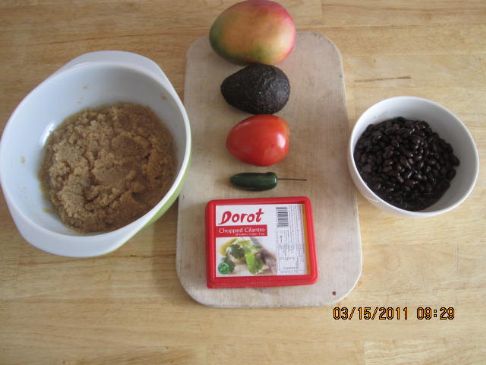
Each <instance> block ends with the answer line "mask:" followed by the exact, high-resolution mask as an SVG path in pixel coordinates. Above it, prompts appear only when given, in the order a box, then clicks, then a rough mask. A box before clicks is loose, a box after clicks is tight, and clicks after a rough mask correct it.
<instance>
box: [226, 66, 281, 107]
mask: <svg viewBox="0 0 486 365" xmlns="http://www.w3.org/2000/svg"><path fill="white" fill-rule="evenodd" d="M221 93H222V94H223V97H224V99H225V100H226V101H227V102H228V104H230V105H232V106H234V107H235V108H238V109H240V110H242V111H244V112H247V113H251V114H274V113H277V112H278V111H280V110H281V109H282V108H283V107H284V106H285V104H287V101H288V100H289V95H290V83H289V79H288V78H287V76H286V75H285V74H284V73H283V71H282V70H280V69H279V68H278V67H275V66H270V65H262V64H252V65H248V66H246V67H245V68H243V69H241V70H239V71H237V72H235V73H234V74H232V75H230V76H228V77H227V78H226V79H225V80H224V81H223V83H222V84H221Z"/></svg>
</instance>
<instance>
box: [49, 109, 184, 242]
mask: <svg viewBox="0 0 486 365" xmlns="http://www.w3.org/2000/svg"><path fill="white" fill-rule="evenodd" d="M174 172H175V156H174V146H173V141H172V136H171V135H170V133H169V131H168V130H167V129H166V128H165V127H164V126H163V124H162V123H161V122H160V120H159V119H158V118H157V116H156V115H155V113H154V112H152V111H151V110H150V109H149V108H147V107H144V106H141V105H135V104H126V103H125V104H116V105H113V106H107V107H102V108H99V109H92V110H84V111H82V112H80V113H77V114H75V115H73V116H71V117H69V118H68V119H66V120H65V121H64V122H63V123H62V124H61V125H60V126H59V127H58V128H57V129H56V130H55V131H54V132H53V133H52V134H51V136H50V137H49V139H48V141H47V144H46V147H45V155H44V160H43V162H42V165H41V171H40V177H41V181H42V186H43V189H44V191H45V192H46V194H47V196H48V198H49V200H50V201H51V203H52V205H53V206H54V209H55V210H56V212H57V213H58V214H59V216H60V218H61V220H62V221H63V222H64V223H65V224H67V225H68V226H71V227H73V228H75V229H77V230H78V231H81V232H86V233H87V232H100V231H110V230H113V229H116V228H120V227H122V226H124V225H126V224H128V223H130V222H132V221H133V220H135V219H137V218H139V217H141V216H142V215H143V214H145V213H146V212H148V211H149V210H150V209H151V208H153V207H154V206H155V204H157V202H158V201H159V200H160V199H161V198H162V197H163V196H164V194H165V193H166V192H167V190H168V189H169V188H170V185H171V184H172V181H173V179H174Z"/></svg>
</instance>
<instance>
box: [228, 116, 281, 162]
mask: <svg viewBox="0 0 486 365" xmlns="http://www.w3.org/2000/svg"><path fill="white" fill-rule="evenodd" d="M226 148H227V149H228V151H230V152H231V154H232V155H233V156H235V157H236V158H237V159H239V160H240V161H243V162H246V163H249V164H252V165H257V166H270V165H273V164H275V163H277V162H280V161H282V160H283V159H284V158H285V156H287V153H288V152H289V126H288V124H287V122H286V121H285V120H283V119H282V118H279V117H276V116H275V115H269V114H261V115H254V116H253V117H250V118H247V119H244V120H242V121H241V122H239V123H238V124H237V125H235V126H234V127H233V128H232V129H231V130H230V132H229V134H228V137H227V138H226Z"/></svg>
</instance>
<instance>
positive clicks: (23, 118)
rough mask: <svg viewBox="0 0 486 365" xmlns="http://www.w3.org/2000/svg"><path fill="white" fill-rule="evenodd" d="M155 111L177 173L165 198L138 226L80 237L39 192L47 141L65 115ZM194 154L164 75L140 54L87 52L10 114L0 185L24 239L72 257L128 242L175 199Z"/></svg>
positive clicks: (2, 148) (0, 152) (0, 150)
mask: <svg viewBox="0 0 486 365" xmlns="http://www.w3.org/2000/svg"><path fill="white" fill-rule="evenodd" d="M122 101H124V102H133V103H138V104H142V105H146V106H148V107H150V108H151V109H152V110H153V111H154V112H155V113H156V114H157V115H158V116H159V117H160V118H161V119H162V120H163V121H164V124H165V125H166V126H167V128H168V129H169V130H170V132H171V133H172V136H173V137H174V140H175V144H176V157H177V163H178V165H177V174H176V178H175V180H174V182H173V184H172V186H171V188H170V190H169V191H168V192H167V194H166V195H165V196H164V197H163V199H162V200H161V201H160V202H159V203H158V204H157V205H156V206H155V207H154V208H153V209H151V210H150V211H149V212H148V213H146V214H145V215H144V216H142V217H140V218H139V219H137V220H136V221H134V222H132V223H130V224H128V225H126V226H124V227H122V228H120V229H117V230H114V231H111V232H107V233H99V234H80V233H78V232H76V231H74V230H72V229H70V228H68V227H66V226H65V225H64V224H62V223H61V221H60V219H59V218H58V216H57V215H56V214H55V213H52V209H50V208H49V207H50V205H49V202H48V201H47V200H46V199H45V197H44V195H43V193H42V192H41V188H40V182H39V179H38V172H39V165H40V159H41V156H42V150H43V147H44V144H45V142H46V139H47V137H48V136H49V134H50V133H51V132H52V130H53V129H55V128H56V126H57V125H59V124H60V123H61V122H62V121H63V120H64V119H65V118H66V117H68V116H69V115H72V114H74V113H76V112H78V111H80V110H82V109H85V108H87V107H96V106H100V105H105V104H110V103H115V102H122ZM190 153H191V133H190V125H189V119H188V117H187V114H186V111H185V109H184V106H183V105H182V103H181V101H180V99H179V97H178V96H177V93H176V92H175V90H174V88H173V86H172V85H171V83H170V82H169V80H168V79H167V77H166V76H165V74H164V73H163V72H162V70H161V69H160V68H159V67H158V66H157V65H156V64H155V63H154V62H152V61H151V60H149V59H148V58H145V57H143V56H140V55H137V54H134V53H129V52H120V51H101V52H93V53H88V54H85V55H82V56H80V57H78V58H76V59H74V60H72V61H71V62H69V63H68V64H66V65H65V66H64V67H62V68H61V69H60V70H58V71H57V72H56V73H54V74H53V75H52V76H50V77H49V78H47V79H46V80H45V81H44V82H42V83H41V84H40V85H39V86H37V87H36V88H35V89H34V90H33V91H32V92H31V93H30V94H29V95H27V96H26V97H25V98H24V100H22V102H21V103H20V104H19V106H18V107H17V109H15V111H14V112H13V114H12V116H11V117H10V119H9V121H8V123H7V125H6V127H5V130H4V132H3V136H2V141H1V146H0V181H1V184H2V190H3V193H4V196H5V200H6V202H7V205H8V208H9V210H10V213H11V215H12V218H13V220H14V221H15V224H16V225H17V228H18V230H19V232H20V233H21V235H22V236H23V237H24V238H25V239H26V240H27V241H28V242H30V243H31V244H32V245H34V246H35V247H37V248H40V249H41V250H44V251H47V252H50V253H53V254H57V255H62V256H72V257H90V256H98V255H102V254H106V253H108V252H111V251H113V250H115V249H116V248H118V247H120V246H121V245H123V244H124V243H125V242H126V241H127V240H128V239H129V238H130V237H132V236H133V235H134V234H136V233H137V232H138V231H139V230H140V229H142V228H143V227H144V226H145V225H147V224H148V223H151V222H153V221H154V220H155V219H157V218H158V217H160V216H161V215H162V214H163V213H164V212H165V211H166V210H167V209H168V208H169V207H170V206H171V204H172V203H173V202H174V201H175V200H176V198H177V196H178V194H179V192H180V190H181V188H182V184H183V180H184V177H185V174H186V171H187V168H188V164H189V158H190Z"/></svg>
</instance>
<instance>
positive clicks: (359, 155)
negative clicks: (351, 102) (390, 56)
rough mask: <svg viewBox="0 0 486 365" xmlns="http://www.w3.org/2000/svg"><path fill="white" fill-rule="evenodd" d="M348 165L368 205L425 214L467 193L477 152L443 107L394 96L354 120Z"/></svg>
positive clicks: (474, 172)
mask: <svg viewBox="0 0 486 365" xmlns="http://www.w3.org/2000/svg"><path fill="white" fill-rule="evenodd" d="M348 165H349V171H350V173H351V177H352V179H353V181H354V183H355V185H356V187H357V188H358V190H359V191H360V192H361V193H362V194H363V196H364V197H365V198H367V199H368V200H369V201H370V202H371V203H373V204H375V205H376V206H378V207H379V208H382V209H384V210H386V211H388V212H391V213H396V214H399V215H403V216H409V217H431V216H435V215H438V214H442V213H445V212H448V211H450V210H452V209H454V208H456V207H457V206H459V205H460V204H461V203H462V202H463V201H464V200H465V199H466V198H467V197H468V196H469V194H470V193H471V191H472V190H473V188H474V185H475V183H476V180H477V177H478V172H479V156H478V151H477V149H476V145H475V144H474V140H473V138H472V136H471V134H470V132H469V131H468V130H467V128H466V126H465V125H464V123H463V122H462V121H461V120H460V119H459V118H458V117H456V116H455V115H454V114H452V113H451V112H450V111H448V110H447V109H446V108H444V107H443V106H441V105H439V104H437V103H436V102H433V101H430V100H427V99H423V98H418V97H413V96H398V97H393V98H390V99H385V100H383V101H380V102H378V103H377V104H375V105H373V106H371V107H370V108H369V109H368V110H366V111H365V112H364V113H363V114H362V115H361V117H360V118H359V119H358V121H357V122H356V124H355V126H354V128H353V131H352V133H351V138H350V143H349V149H348Z"/></svg>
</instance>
